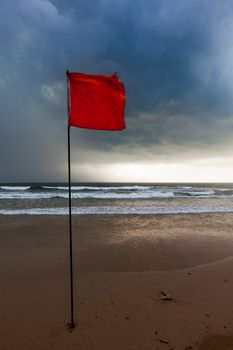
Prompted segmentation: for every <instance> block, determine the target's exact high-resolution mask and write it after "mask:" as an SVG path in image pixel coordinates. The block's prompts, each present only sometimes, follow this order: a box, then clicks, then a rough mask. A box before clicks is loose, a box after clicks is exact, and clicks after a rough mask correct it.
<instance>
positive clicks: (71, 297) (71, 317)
mask: <svg viewBox="0 0 233 350" xmlns="http://www.w3.org/2000/svg"><path fill="white" fill-rule="evenodd" d="M66 73H68V71H67V72H66ZM67 109H68V116H69V115H70V107H69V87H68V77H67ZM67 136H68V181H69V229H70V230H69V231H70V236H69V238H70V323H68V327H69V329H70V330H71V329H73V328H74V326H75V325H74V297H73V247H72V212H71V172H70V126H69V124H68V127H67Z"/></svg>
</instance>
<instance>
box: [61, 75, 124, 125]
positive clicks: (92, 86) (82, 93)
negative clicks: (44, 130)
mask: <svg viewBox="0 0 233 350" xmlns="http://www.w3.org/2000/svg"><path fill="white" fill-rule="evenodd" d="M67 78H68V82H69V88H70V96H69V107H70V113H69V122H68V123H69V125H70V126H77V127H79V128H86V129H95V130H114V131H117V130H122V129H124V128H125V122H124V110H125V102H126V97H125V88H124V85H123V83H122V82H121V81H120V80H119V79H118V76H117V74H116V73H115V74H114V75H112V76H108V75H91V74H83V73H69V72H67Z"/></svg>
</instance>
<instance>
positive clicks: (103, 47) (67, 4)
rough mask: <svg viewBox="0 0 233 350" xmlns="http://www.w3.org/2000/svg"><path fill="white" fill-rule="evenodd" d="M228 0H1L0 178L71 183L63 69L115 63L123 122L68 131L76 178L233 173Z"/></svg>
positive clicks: (202, 177) (232, 10)
mask: <svg viewBox="0 0 233 350" xmlns="http://www.w3.org/2000/svg"><path fill="white" fill-rule="evenodd" d="M232 38H233V2H232V0H88V1H83V0H82V1H81V0H15V1H13V0H2V1H1V11H0V53H1V54H0V108H1V109H0V111H1V115H0V121H1V127H0V167H1V171H0V182H66V181H67V105H66V77H65V72H66V70H67V69H69V70H70V71H77V72H83V73H90V74H108V75H112V74H113V73H114V72H115V71H116V72H118V75H119V78H120V80H121V81H123V82H124V84H125V88H126V94H127V102H126V113H125V120H126V126H127V127H126V129H125V130H124V131H121V132H109V131H93V130H85V129H79V128H72V130H71V159H72V180H73V181H82V182H83V181H84V182H85V181H114V182H123V181H127V182H131V181H133V182H147V181H148V182H163V181H165V182H233V45H232Z"/></svg>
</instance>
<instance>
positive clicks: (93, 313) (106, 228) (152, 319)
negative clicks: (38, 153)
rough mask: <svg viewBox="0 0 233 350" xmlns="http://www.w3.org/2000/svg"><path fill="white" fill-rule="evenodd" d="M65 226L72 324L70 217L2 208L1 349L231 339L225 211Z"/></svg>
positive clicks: (232, 233) (230, 227)
mask: <svg viewBox="0 0 233 350" xmlns="http://www.w3.org/2000/svg"><path fill="white" fill-rule="evenodd" d="M73 227H74V230H73V231H74V232H73V240H74V307H75V323H76V327H75V329H74V330H73V331H72V333H70V332H69V331H68V330H67V328H66V324H67V322H68V321H69V279H68V277H69V260H68V258H69V255H68V244H69V242H68V219H67V218H66V217H58V216H57V217H55V216H54V217H52V216H51V217H48V216H17V217H16V216H15V217H14V216H8V217H6V216H5V217H4V216H1V217H0V283H1V288H0V310H1V312H0V349H1V350H14V349H16V350H21V349H22V350H29V349H30V350H32V349H33V350H39V349H43V350H47V349H57V350H60V349H66V350H73V349H79V350H89V349H90V350H95V349H96V350H112V349H122V350H124V349H127V350H128V349H135V350H137V349H138V350H139V349H140V350H141V349H154V350H156V349H157V350H160V349H161V350H163V349H167V350H169V349H170V350H172V349H173V350H182V349H197V350H214V349H216V350H232V349H233V302H232V301H233V214H200V215H196V214H195V215H176V216H173V215H170V216H76V217H74V225H73ZM161 291H164V292H166V293H169V294H171V295H172V296H174V299H173V300H172V301H162V300H161V299H160V298H161V296H162V294H161Z"/></svg>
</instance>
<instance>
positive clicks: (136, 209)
mask: <svg viewBox="0 0 233 350" xmlns="http://www.w3.org/2000/svg"><path fill="white" fill-rule="evenodd" d="M221 212H233V184H229V183H227V184H219V183H218V184H217V183H216V184H213V183H212V184H189V183H182V184H181V183H179V184H178V183H170V184H167V183H166V184H164V183H160V184H159V183H149V184H148V183H137V184H136V183H133V184H132V183H131V184H130V183H117V184H116V183H79V184H78V183H75V184H72V214H73V215H93V214H95V215H118V214H120V215H126V214H129V215H158V214H160V215H161V214H181V213H221ZM0 215H68V187H67V184H64V183H63V184H62V183H60V184H51V183H49V184H23V185H22V184H10V185H9V184H1V185H0Z"/></svg>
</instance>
